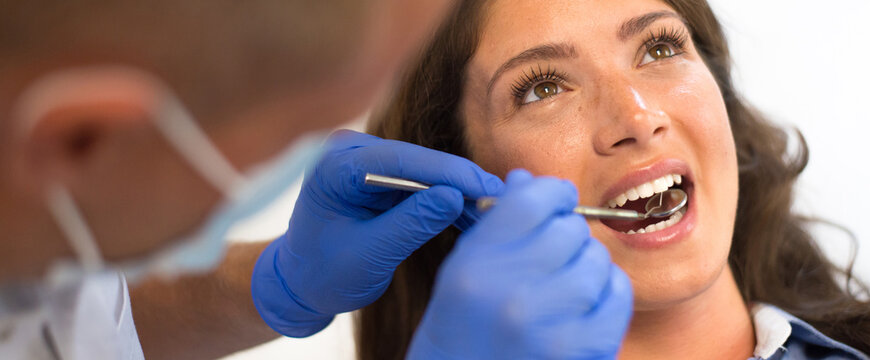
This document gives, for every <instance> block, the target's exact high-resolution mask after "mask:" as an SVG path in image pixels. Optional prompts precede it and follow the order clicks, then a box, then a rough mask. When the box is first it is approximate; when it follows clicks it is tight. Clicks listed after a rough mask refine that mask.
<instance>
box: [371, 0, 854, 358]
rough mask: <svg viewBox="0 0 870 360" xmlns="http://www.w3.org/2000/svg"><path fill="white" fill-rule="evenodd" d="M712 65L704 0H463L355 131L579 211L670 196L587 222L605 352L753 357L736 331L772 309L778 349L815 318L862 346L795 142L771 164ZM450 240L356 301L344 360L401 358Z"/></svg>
mask: <svg viewBox="0 0 870 360" xmlns="http://www.w3.org/2000/svg"><path fill="white" fill-rule="evenodd" d="M729 61H730V59H729V54H728V49H727V46H726V43H725V39H724V36H723V34H722V30H721V28H720V26H719V24H718V22H717V21H716V19H715V17H714V15H713V13H712V11H711V10H710V8H709V6H708V5H707V4H706V3H705V2H704V1H703V0H668V1H664V2H660V1H654V0H635V1H620V2H609V1H568V0H564V1H563V0H558V1H550V2H546V3H541V2H535V1H511V2H508V1H482V0H481V1H467V2H465V3H463V4H462V5H461V6H460V7H459V8H458V9H457V11H456V13H455V14H454V15H453V17H452V18H451V19H450V21H449V22H448V23H447V24H446V25H445V27H444V28H443V29H442V31H441V32H439V33H438V34H437V35H436V37H435V39H434V41H433V43H432V44H431V45H430V47H429V48H428V49H427V51H426V53H425V54H424V56H423V57H422V59H421V62H420V63H419V64H418V65H417V66H416V67H415V68H414V69H413V70H412V71H411V72H410V74H409V75H408V76H407V77H406V79H405V81H404V82H403V84H402V86H401V88H400V89H399V91H398V93H397V94H396V96H395V98H394V99H393V101H392V103H390V104H389V106H388V107H387V108H386V110H385V112H384V114H383V115H382V116H380V117H379V118H378V120H376V121H375V122H373V124H372V125H371V127H370V130H371V132H372V133H373V134H375V135H378V136H382V137H386V138H391V139H398V140H403V141H408V142H412V143H416V144H420V145H423V146H426V147H430V148H434V149H437V150H441V151H445V152H449V153H453V154H457V155H460V156H464V157H468V158H470V159H472V160H473V161H474V162H476V163H478V164H479V165H480V166H481V167H482V168H484V169H485V170H487V171H489V172H492V173H494V174H496V175H499V176H504V175H505V174H506V173H507V171H509V170H510V169H513V168H526V169H528V170H530V171H531V172H532V173H534V174H537V175H555V176H559V177H562V178H566V179H569V180H571V181H573V182H574V184H575V185H576V186H577V189H578V190H579V193H580V199H579V202H580V203H581V204H584V205H593V206H616V207H627V208H636V207H637V206H642V203H643V202H644V201H645V200H644V199H645V198H648V197H649V196H651V195H652V193H654V192H659V191H661V190H663V189H665V188H667V187H670V186H677V187H681V188H682V189H684V190H685V191H686V192H687V193H688V194H689V205H688V207H687V209H686V210H685V211H684V212H683V213H682V215H678V216H677V218H674V219H668V220H667V221H663V222H661V223H658V224H654V223H655V222H656V221H645V222H633V223H632V222H629V223H627V222H617V221H597V220H591V219H590V220H589V226H590V229H591V231H592V234H593V236H594V237H595V238H596V239H598V240H600V241H601V242H602V243H604V245H605V246H607V248H608V250H609V251H610V254H611V256H612V258H613V261H614V262H615V263H616V264H618V265H619V266H620V267H621V268H622V269H623V270H625V272H626V273H627V274H628V275H629V277H630V278H631V281H632V286H633V288H634V294H635V302H634V315H633V319H632V323H631V326H630V328H629V330H628V333H627V334H626V337H625V340H624V342H623V347H622V351H621V353H620V356H621V357H624V358H638V357H651V356H658V357H668V356H669V355H676V354H679V351H680V350H681V349H685V348H687V347H689V348H691V347H700V348H703V347H704V346H705V345H707V344H710V343H713V342H714V341H711V340H713V339H715V341H717V342H724V343H726V344H733V345H734V347H743V348H745V347H750V349H749V350H752V349H751V347H754V346H761V345H762V344H756V341H755V336H753V333H754V332H756V333H757V332H763V331H762V330H760V329H757V328H755V329H754V328H753V326H755V327H757V326H758V324H759V321H760V320H759V318H765V317H766V316H767V315H769V314H771V313H775V314H779V315H777V316H779V318H780V319H783V318H787V319H789V321H790V322H791V326H792V328H793V329H794V332H793V334H794V335H795V336H792V337H790V338H789V340H788V341H792V342H794V341H799V340H800V339H797V338H796V336H797V334H798V333H799V332H801V331H804V332H812V331H814V330H812V329H813V328H815V329H816V330H818V331H820V332H821V333H823V334H825V335H827V336H828V337H830V338H832V339H835V340H836V341H839V342H842V343H844V344H846V345H849V346H851V347H853V348H855V349H858V350H860V351H863V352H865V353H868V352H870V304H868V303H867V302H864V301H860V300H858V299H857V298H856V297H855V296H854V295H853V294H852V293H850V292H848V291H844V290H843V288H842V287H841V286H840V285H839V284H840V283H839V282H838V281H837V279H838V277H839V276H841V275H845V277H846V279H847V282H851V285H852V286H849V288H858V289H861V290H862V291H864V292H865V293H866V287H864V286H863V285H861V284H857V283H856V282H854V281H853V279H851V274H850V272H849V271H840V270H838V269H836V268H835V267H834V266H833V265H831V263H830V262H828V260H827V259H826V258H825V257H824V256H823V255H822V254H821V252H820V251H819V250H818V248H817V247H816V246H815V245H814V243H813V241H812V239H811V237H810V235H809V233H808V232H807V231H806V229H805V225H806V222H807V220H805V219H803V218H801V217H800V216H797V215H795V214H792V213H791V211H790V207H791V202H792V185H793V183H794V180H795V178H796V177H797V175H798V174H799V173H800V172H801V171H802V170H803V168H804V166H805V165H806V162H807V154H806V149H805V146H804V144H803V143H801V144H800V145H801V146H800V149H801V151H800V152H799V153H798V155H797V156H796V157H793V158H789V157H788V156H787V155H788V153H787V136H786V135H785V133H784V132H783V131H782V130H781V129H779V128H777V127H775V126H773V125H771V124H769V123H768V122H766V121H765V120H764V119H763V118H762V117H761V116H760V115H758V114H757V113H755V112H753V111H752V110H751V109H750V108H749V107H748V106H747V105H746V104H745V103H744V102H743V101H742V100H741V99H740V98H739V96H738V95H737V94H736V93H735V90H734V88H733V85H732V84H731V77H730V68H729ZM457 236H458V232H456V231H446V232H444V233H442V234H441V235H439V237H437V238H436V239H433V240H432V241H430V243H429V244H427V245H426V246H425V247H423V248H422V249H421V250H420V251H418V252H417V253H415V254H414V255H413V256H412V257H411V258H409V259H408V261H406V262H405V263H403V264H402V266H401V267H400V268H399V269H398V271H397V272H396V276H395V280H394V282H393V284H392V285H391V287H390V289H389V290H388V291H387V293H386V294H385V295H384V296H383V297H382V298H381V299H380V300H379V301H378V302H376V303H375V304H373V305H372V306H370V307H368V308H366V309H364V310H363V311H362V313H361V315H360V318H359V334H358V336H359V338H358V344H359V349H360V351H359V353H360V356H361V358H363V359H375V358H377V359H390V358H400V357H401V356H403V354H404V353H405V351H406V348H407V344H408V342H409V340H410V336H411V334H412V332H413V330H414V328H415V327H416V325H417V323H419V321H420V318H421V316H422V314H423V312H424V311H425V308H426V304H427V301H428V298H429V295H430V291H431V287H432V284H433V281H434V278H435V274H436V270H437V267H438V265H439V264H440V262H441V261H442V260H443V259H444V257H445V256H446V254H447V253H448V252H449V251H450V248H451V246H452V244H453V241H455V239H456V237H457ZM763 304H771V305H774V306H776V307H778V308H779V309H782V310H783V311H784V313H783V312H780V311H779V310H773V311H772V312H771V309H774V308H771V307H768V306H764V305H763ZM786 313H788V314H791V315H794V316H795V317H797V318H800V319H802V320H803V321H805V322H806V323H808V324H809V325H806V327H801V326H803V325H805V324H803V323H799V322H797V320H795V319H792V318H791V317H789V315H787V314H786ZM753 315H754V319H753ZM388 339H389V340H388ZM397 339H398V340H397ZM783 341H785V340H783ZM687 344H688V345H687ZM808 344H809V343H808ZM786 345H787V344H785V343H782V342H780V343H779V344H775V346H773V349H761V350H763V351H761V353H759V349H758V348H756V349H755V352H752V351H749V354H752V355H754V356H758V357H764V358H768V357H769V356H774V352H775V351H776V347H778V346H786ZM802 346H804V345H802ZM812 346H815V345H812ZM812 346H811V345H806V346H804V348H809V347H812ZM838 346H839V345H838V344H835V345H832V349H833V350H832V349H828V350H825V351H829V352H828V353H829V354H833V352H836V351H839V350H836V349H837V348H838ZM762 347H763V346H762ZM708 348H711V347H708ZM841 349H842V348H841ZM847 350H848V351H847V353H849V354H853V355H854V356H856V357H860V356H861V355H860V354H859V353H858V352H857V351H855V350H854V349H847ZM849 351H851V352H849ZM744 352H746V351H744ZM744 352H739V351H738V353H744ZM691 353H692V351H690V350H689V351H686V352H683V353H682V354H684V355H685V354H691ZM856 354H857V355H856ZM719 355H720V356H723V354H719ZM777 356H778V355H777ZM844 356H845V355H844Z"/></svg>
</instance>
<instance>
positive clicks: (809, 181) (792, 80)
mask: <svg viewBox="0 0 870 360" xmlns="http://www.w3.org/2000/svg"><path fill="white" fill-rule="evenodd" d="M711 2H712V6H713V8H714V10H715V11H716V13H717V15H718V16H719V20H720V21H721V22H722V23H723V25H724V26H725V28H726V31H727V34H728V38H729V42H730V45H731V49H732V54H733V56H734V62H735V69H734V70H735V71H734V76H735V80H736V85H737V87H738V91H739V92H741V93H742V94H743V95H744V96H745V97H746V98H747V99H748V100H749V101H750V102H751V103H753V104H755V105H756V106H757V107H758V108H759V109H761V110H762V111H763V112H765V113H766V114H767V115H769V117H770V118H771V119H773V120H775V121H776V122H778V123H780V124H784V125H793V126H796V127H797V128H799V129H800V130H801V131H802V132H803V134H804V136H805V137H806V139H807V142H808V143H809V148H810V163H809V166H808V167H807V170H806V172H805V173H804V175H803V177H802V178H801V179H800V181H799V196H798V201H797V203H796V206H797V207H799V208H800V210H801V211H802V212H803V213H805V214H808V215H815V216H819V217H822V218H825V219H828V220H831V221H834V222H836V223H838V224H840V225H843V226H845V227H847V228H849V229H850V230H852V231H853V232H854V233H855V235H856V236H857V238H858V243H859V248H860V250H859V255H858V259H857V265H856V272H857V273H858V274H859V276H862V277H863V278H865V279H870V249H868V248H870V226H868V227H864V226H863V225H864V224H867V223H868V218H867V217H868V214H870V212H868V211H866V210H865V209H864V208H863V206H867V205H870V195H868V193H866V192H864V188H865V186H866V185H867V184H868V182H867V179H868V178H870V169H868V161H867V160H866V159H865V157H866V156H867V155H870V151H868V150H867V145H868V144H870V139H868V138H867V135H868V130H870V125H868V122H870V116H868V113H867V107H868V105H870V99H868V96H870V91H868V86H870V66H868V64H870V50H868V47H870V26H868V25H867V24H868V22H867V21H866V18H867V17H870V1H866V0H858V1H855V0H851V1H849V0H831V1H826V2H819V1H808V0H798V1H784V0H768V1H756V0H712V1H711ZM351 126H352V127H356V128H357V129H359V128H361V123H360V122H359V121H358V122H356V123H355V124H353V125H351ZM296 192H298V186H297V187H295V188H293V189H291V191H288V193H287V194H286V195H285V196H283V197H282V198H281V199H279V200H278V201H277V202H276V204H274V205H273V206H272V207H271V208H270V209H268V210H266V211H264V213H263V214H262V215H261V216H259V217H257V218H256V219H254V220H253V221H251V222H249V223H246V224H243V225H242V226H240V227H239V228H237V229H236V231H235V232H234V233H233V238H235V239H254V240H256V239H266V238H273V237H275V236H277V235H278V234H280V233H282V232H283V230H284V229H285V228H286V223H287V219H288V217H289V215H290V211H291V208H292V205H293V202H294V199H295V194H296ZM815 231H816V233H817V234H818V240H819V243H820V245H821V246H822V247H823V248H824V249H825V250H826V251H827V252H828V253H829V254H830V255H831V256H832V257H834V258H835V259H836V260H837V261H839V262H841V263H842V262H843V261H845V260H846V259H848V255H849V253H850V243H849V238H848V237H847V236H846V235H844V234H843V233H842V232H840V231H838V230H835V229H833V228H831V227H817V228H816V229H815ZM349 319H350V317H349V315H346V314H345V315H342V316H339V318H338V319H337V320H336V321H335V322H333V324H332V325H330V326H329V327H328V328H327V329H326V330H325V331H323V332H321V333H320V334H317V335H315V336H313V337H310V338H307V339H279V340H276V341H273V342H271V343H268V344H265V345H263V346H260V347H257V348H254V349H251V350H248V351H244V352H241V353H238V354H236V355H233V356H230V357H227V358H226V359H232V360H244V359H261V358H262V359H353V356H354V352H353V347H354V345H353V340H352V336H351V334H352V332H351V331H352V330H351V329H352V327H351V323H350V320H349Z"/></svg>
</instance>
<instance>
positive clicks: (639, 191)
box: [607, 174, 683, 208]
mask: <svg viewBox="0 0 870 360" xmlns="http://www.w3.org/2000/svg"><path fill="white" fill-rule="evenodd" d="M682 182H683V177H682V176H681V175H677V174H668V175H665V176H662V177H660V178H658V179H655V180H653V181H650V182H646V183H643V184H640V185H638V186H635V187H633V188H631V189H628V190H626V191H625V192H624V193H622V194H619V196H617V197H615V198H613V199H611V200H610V201H608V202H607V206H608V207H611V208H615V207H617V206H622V205H625V202H626V201H629V200H631V201H634V200H637V199H646V198H648V197H651V196H653V195H654V194H658V193H660V192H663V191H665V190H667V189H668V188H669V187H671V186H674V184H677V185H679V184H681V183H682Z"/></svg>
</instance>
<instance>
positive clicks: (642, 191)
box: [637, 183, 656, 199]
mask: <svg viewBox="0 0 870 360" xmlns="http://www.w3.org/2000/svg"><path fill="white" fill-rule="evenodd" d="M637 193H638V194H639V195H640V197H642V198H644V199H646V198H648V197H650V196H653V194H655V193H656V191H655V189H654V188H653V186H652V184H650V183H646V184H640V186H638V187H637Z"/></svg>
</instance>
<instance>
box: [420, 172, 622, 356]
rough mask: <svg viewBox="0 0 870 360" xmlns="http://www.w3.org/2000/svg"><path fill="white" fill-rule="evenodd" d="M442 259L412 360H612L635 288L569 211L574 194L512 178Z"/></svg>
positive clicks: (558, 184) (523, 176) (563, 186)
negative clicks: (496, 200)
mask: <svg viewBox="0 0 870 360" xmlns="http://www.w3.org/2000/svg"><path fill="white" fill-rule="evenodd" d="M506 183H507V187H506V189H505V193H504V194H503V195H502V196H501V197H500V199H499V202H498V205H496V207H494V208H493V209H492V210H491V211H490V213H488V214H486V215H484V216H483V217H482V218H481V219H480V221H479V222H478V223H477V224H476V225H475V226H474V227H472V228H471V229H470V230H468V231H467V232H465V233H464V234H463V235H462V236H461V237H460V238H459V240H458V241H457V243H456V246H455V248H454V249H453V251H452V252H451V253H450V255H448V257H447V259H445V261H444V263H443V265H442V266H441V269H440V270H439V273H438V277H437V278H436V283H435V288H434V291H433V295H432V299H431V300H430V302H429V306H428V308H427V310H426V314H425V315H424V317H423V320H422V322H421V323H420V326H419V327H418V328H417V331H416V332H415V334H414V338H413V340H412V342H411V347H410V350H409V352H408V356H407V358H408V359H613V358H615V356H616V353H617V351H618V350H619V346H620V343H621V342H622V339H623V336H624V334H625V331H626V328H627V325H628V320H629V318H630V316H631V312H632V292H631V283H630V282H629V280H628V277H627V276H626V275H625V273H623V272H622V270H620V269H619V268H618V267H616V265H614V264H613V263H611V261H610V256H609V253H608V252H607V249H606V248H605V247H604V246H603V245H602V244H601V243H600V242H598V240H595V239H593V238H591V237H590V234H589V228H588V226H587V225H586V222H585V220H584V219H583V218H582V217H581V216H580V215H576V214H574V213H572V212H571V209H572V208H573V207H574V206H575V205H576V203H577V191H576V190H575V188H574V186H573V185H572V184H571V183H569V182H567V181H563V180H558V179H554V178H535V179H533V178H532V177H531V175H530V174H529V173H528V172H526V171H524V170H518V171H513V172H511V173H510V174H509V175H508V178H507V181H506Z"/></svg>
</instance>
